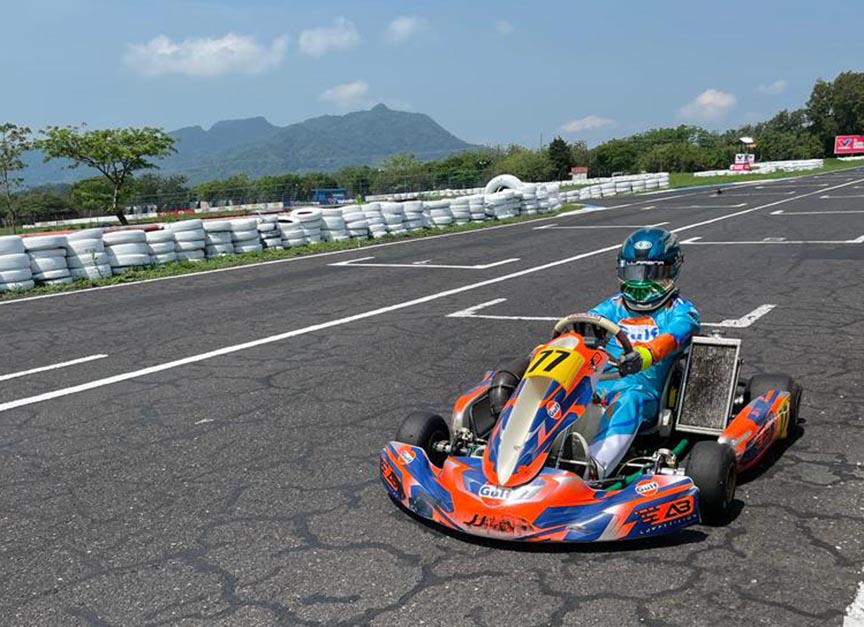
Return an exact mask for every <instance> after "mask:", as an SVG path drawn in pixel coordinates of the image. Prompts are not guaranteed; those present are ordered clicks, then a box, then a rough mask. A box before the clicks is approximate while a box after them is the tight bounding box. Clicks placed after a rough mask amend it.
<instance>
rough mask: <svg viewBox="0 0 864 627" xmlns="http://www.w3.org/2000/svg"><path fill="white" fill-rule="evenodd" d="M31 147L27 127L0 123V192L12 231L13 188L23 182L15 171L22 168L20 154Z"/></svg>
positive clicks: (15, 222)
mask: <svg viewBox="0 0 864 627" xmlns="http://www.w3.org/2000/svg"><path fill="white" fill-rule="evenodd" d="M32 147H33V142H32V141H31V139H30V129H29V128H27V127H26V126H16V125H15V124H11V123H6V124H3V125H0V193H2V195H3V204H4V205H5V206H6V215H7V216H8V217H9V223H10V225H11V226H12V231H13V232H15V230H16V227H17V225H18V215H17V199H16V198H15V190H17V189H18V188H19V187H21V185H22V183H23V182H24V179H22V178H21V177H20V176H16V174H15V173H16V172H18V171H19V170H23V169H24V161H23V160H22V159H21V155H22V154H24V152H25V151H27V150H30V148H32Z"/></svg>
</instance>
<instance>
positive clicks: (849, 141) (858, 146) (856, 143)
mask: <svg viewBox="0 0 864 627" xmlns="http://www.w3.org/2000/svg"><path fill="white" fill-rule="evenodd" d="M862 152H864V135H837V136H836V137H835V138H834V154H835V155H854V154H858V153H862Z"/></svg>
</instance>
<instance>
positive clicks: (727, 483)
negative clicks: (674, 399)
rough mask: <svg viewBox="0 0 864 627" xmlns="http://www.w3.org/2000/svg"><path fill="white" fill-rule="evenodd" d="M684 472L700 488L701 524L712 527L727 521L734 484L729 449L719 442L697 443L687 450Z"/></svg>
mask: <svg viewBox="0 0 864 627" xmlns="http://www.w3.org/2000/svg"><path fill="white" fill-rule="evenodd" d="M685 472H686V474H687V476H688V477H690V478H691V479H692V480H693V483H695V484H696V487H697V488H699V510H700V511H701V512H702V522H705V523H707V524H709V525H711V524H721V523H723V522H725V521H726V520H728V519H729V511H730V507H731V505H732V500H733V499H734V498H735V487H736V483H737V472H736V461H735V451H733V450H732V447H731V446H729V445H728V444H721V443H720V442H712V441H702V442H697V443H696V444H695V446H693V450H691V451H690V455H689V457H688V460H687V464H686V466H685Z"/></svg>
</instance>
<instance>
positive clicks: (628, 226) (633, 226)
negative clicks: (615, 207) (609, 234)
mask: <svg viewBox="0 0 864 627" xmlns="http://www.w3.org/2000/svg"><path fill="white" fill-rule="evenodd" d="M667 224H669V223H668V222H658V223H657V224H593V225H590V226H571V225H564V226H559V225H557V224H545V225H543V226H535V227H534V230H535V231H546V230H549V229H556V230H558V229H577V230H580V229H585V230H591V229H645V228H649V227H652V226H666V225H667Z"/></svg>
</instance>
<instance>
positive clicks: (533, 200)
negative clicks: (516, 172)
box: [519, 183, 540, 216]
mask: <svg viewBox="0 0 864 627" xmlns="http://www.w3.org/2000/svg"><path fill="white" fill-rule="evenodd" d="M519 191H520V192H521V193H522V207H521V208H520V211H521V213H524V214H525V215H527V216H533V215H535V214H536V213H537V211H539V209H540V205H539V203H538V201H537V185H536V184H534V183H526V184H525V185H523V186H522V189H520V190H519Z"/></svg>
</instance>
